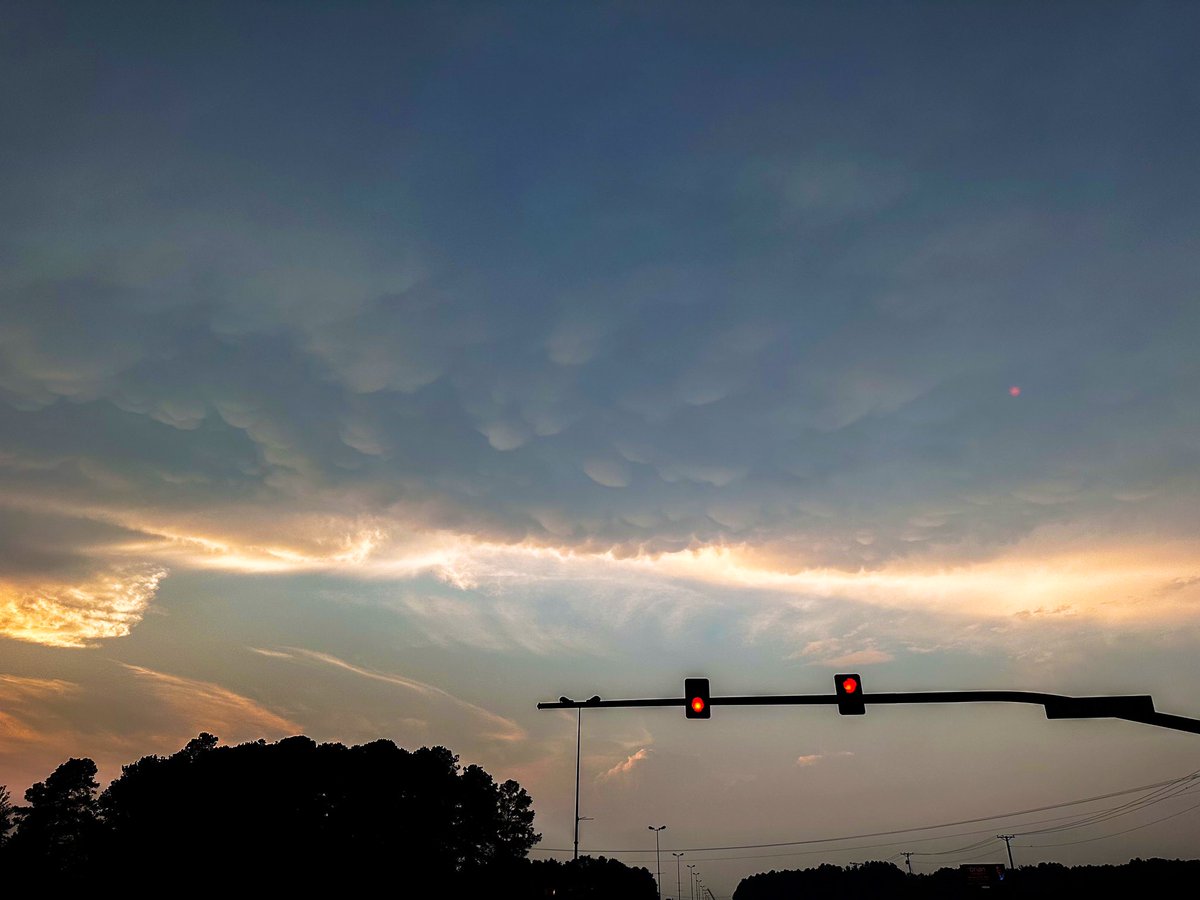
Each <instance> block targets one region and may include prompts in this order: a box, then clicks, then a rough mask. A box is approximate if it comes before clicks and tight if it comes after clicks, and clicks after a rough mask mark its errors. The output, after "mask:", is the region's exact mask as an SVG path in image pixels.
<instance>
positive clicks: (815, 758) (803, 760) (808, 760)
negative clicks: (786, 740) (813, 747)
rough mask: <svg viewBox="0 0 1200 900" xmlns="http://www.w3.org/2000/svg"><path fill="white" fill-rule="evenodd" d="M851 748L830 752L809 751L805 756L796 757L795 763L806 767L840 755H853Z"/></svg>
mask: <svg viewBox="0 0 1200 900" xmlns="http://www.w3.org/2000/svg"><path fill="white" fill-rule="evenodd" d="M853 755H854V751H853V750H835V751H833V752H832V753H809V754H807V755H805V756H797V757H796V765H797V766H799V767H800V768H808V767H809V766H815V765H817V764H818V763H821V762H824V761H825V760H827V759H835V758H837V757H841V756H853Z"/></svg>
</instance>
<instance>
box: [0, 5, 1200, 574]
mask: <svg viewBox="0 0 1200 900" xmlns="http://www.w3.org/2000/svg"><path fill="white" fill-rule="evenodd" d="M76 12H77V13H78V14H66V13H63V14H61V15H60V16H59V19H58V23H57V25H55V24H54V23H50V24H47V21H48V20H47V21H43V18H44V17H43V16H41V15H38V14H36V13H33V12H28V11H27V12H26V13H25V14H24V15H23V16H22V17H21V18H22V19H23V21H21V20H19V29H18V30H20V29H24V30H23V31H22V32H21V33H22V34H23V35H24V36H25V38H26V39H27V40H29V41H33V42H35V43H37V44H39V45H40V47H41V53H39V54H32V53H31V52H30V51H28V50H27V51H25V53H24V55H23V56H20V57H18V58H17V59H16V60H15V61H10V63H9V65H8V70H9V73H10V74H12V75H13V76H14V78H16V82H15V83H17V84H19V85H20V86H21V88H22V90H20V91H18V92H17V93H16V94H15V95H13V96H10V97H9V99H8V101H7V112H8V117H9V120H10V121H11V122H13V123H15V124H16V126H17V127H16V129H15V132H16V133H17V134H18V139H17V140H16V141H15V144H14V154H13V160H12V163H13V164H12V165H9V166H6V167H5V168H6V173H7V174H6V175H4V176H3V184H4V187H5V192H6V193H7V194H8V195H9V196H10V197H12V198H13V200H14V202H13V203H12V204H10V205H7V209H8V212H7V213H6V214H5V218H6V219H7V227H6V228H5V232H6V234H7V235H8V237H7V238H6V239H5V241H4V246H3V253H4V258H5V260H6V261H7V262H8V265H6V266H5V270H6V271H5V274H4V275H3V277H2V278H0V334H2V335H3V336H2V337H0V390H2V391H3V396H4V398H5V399H6V400H7V401H8V402H7V409H8V411H7V412H5V413H3V435H4V446H3V450H4V453H5V456H4V459H5V479H6V482H7V483H8V484H9V485H10V487H11V490H12V491H13V492H14V493H15V494H16V495H19V496H20V497H22V498H24V499H23V501H22V502H24V503H26V505H28V504H29V503H31V502H33V501H34V498H37V497H43V498H45V500H46V501H47V502H50V501H51V500H53V501H55V502H56V503H59V504H65V505H67V506H72V505H73V506H74V507H76V508H77V509H81V510H82V509H84V508H89V509H93V510H94V508H96V507H97V506H98V507H100V508H112V509H115V510H122V511H124V512H123V515H125V517H126V519H129V518H130V515H129V513H130V511H131V510H132V511H137V513H138V514H139V515H150V516H151V517H152V518H154V519H155V520H156V521H157V522H159V523H162V522H163V521H167V520H170V519H171V518H172V517H178V518H179V520H180V521H188V520H191V519H193V518H195V517H201V518H204V517H207V518H208V519H210V520H219V519H220V518H221V510H222V509H235V508H238V507H239V506H243V507H244V506H245V505H247V504H248V502H249V501H251V500H252V501H253V503H254V504H256V505H257V506H258V507H259V508H260V509H266V510H270V514H269V515H270V516H277V517H283V518H286V517H288V516H297V515H307V514H314V513H317V512H319V513H321V514H329V515H331V516H334V517H338V516H342V517H355V516H377V517H380V518H381V519H383V520H393V521H403V522H405V523H406V525H409V526H411V525H414V524H415V525H417V526H418V527H429V528H449V529H454V530H459V531H463V532H466V533H470V534H474V535H478V536H481V537H484V538H488V539H500V540H521V539H525V538H529V539H532V540H534V541H537V542H546V543H554V544H563V545H573V546H581V547H591V548H603V547H609V546H618V547H621V548H624V549H625V550H629V549H633V548H638V547H644V548H647V549H653V550H664V549H674V548H678V547H684V546H689V545H691V544H694V543H696V542H700V543H704V542H722V541H730V542H743V541H744V542H748V543H751V544H754V545H762V544H767V545H772V544H775V545H778V546H779V547H781V548H785V549H786V551H787V552H789V553H792V552H799V553H800V554H801V555H802V556H803V557H805V558H807V559H809V560H810V561H816V562H831V563H834V564H837V565H850V566H857V565H859V564H863V563H866V564H875V563H879V562H881V561H885V560H887V559H889V558H891V557H895V556H902V555H906V554H909V553H911V552H913V551H914V550H921V549H922V548H926V547H935V548H938V551H939V552H952V551H953V549H954V548H959V552H964V553H968V554H974V553H984V554H986V553H988V552H989V551H990V549H991V548H994V547H996V546H999V545H1003V544H1005V543H1008V542H1011V541H1013V540H1015V539H1016V538H1018V537H1020V536H1021V535H1022V534H1025V533H1027V532H1028V531H1030V530H1031V529H1033V528H1034V527H1036V526H1038V525H1041V524H1045V523H1047V522H1059V521H1063V520H1072V519H1078V518H1086V517H1090V516H1101V517H1103V516H1105V515H1108V516H1118V515H1124V514H1125V511H1126V509H1127V508H1128V507H1129V506H1130V505H1131V504H1132V505H1137V504H1147V503H1149V504H1155V503H1159V504H1160V506H1156V507H1155V509H1156V510H1158V511H1162V510H1161V508H1160V507H1161V501H1162V498H1164V497H1167V498H1181V497H1183V498H1186V497H1192V496H1194V493H1195V481H1194V476H1193V474H1192V473H1193V472H1194V465H1195V462H1196V454H1197V442H1198V434H1197V431H1198V426H1197V422H1196V419H1195V416H1194V414H1193V413H1189V410H1193V409H1194V403H1193V401H1194V398H1195V396H1196V391H1197V387H1198V386H1200V379H1198V374H1197V373H1198V368H1197V365H1196V363H1195V358H1194V353H1192V347H1191V344H1192V336H1194V334H1195V333H1196V331H1197V327H1198V324H1200V323H1198V321H1197V318H1198V313H1197V309H1198V306H1197V304H1196V302H1195V283H1196V280H1195V275H1196V271H1195V268H1196V267H1195V262H1194V260H1195V259H1196V258H1197V254H1196V253H1195V251H1196V249H1197V248H1196V246H1195V238H1194V234H1195V224H1196V223H1195V214H1194V211H1193V212H1190V213H1189V212H1188V210H1187V208H1186V206H1185V205H1183V204H1181V203H1179V202H1178V198H1180V197H1182V196H1187V195H1194V194H1195V191H1196V187H1197V179H1196V174H1195V170H1194V167H1192V166H1190V165H1188V164H1187V160H1186V155H1180V153H1179V150H1178V147H1179V145H1181V144H1184V145H1186V144H1192V145H1194V143H1195V140H1194V139H1195V137H1196V134H1195V126H1194V124H1193V125H1189V124H1187V121H1188V120H1187V118H1186V117H1183V116H1180V117H1179V118H1178V119H1173V118H1172V117H1171V114H1170V113H1171V111H1172V110H1174V111H1179V112H1181V111H1182V110H1183V108H1184V101H1185V97H1184V95H1183V94H1182V93H1181V91H1180V87H1179V85H1178V83H1177V80H1176V74H1175V73H1176V72H1177V69H1174V68H1172V67H1173V66H1176V67H1177V66H1181V65H1183V56H1182V54H1183V52H1184V47H1183V44H1182V43H1181V41H1180V39H1179V38H1178V37H1177V36H1176V33H1173V32H1172V31H1170V30H1165V29H1164V28H1163V27H1162V23H1157V22H1156V21H1155V15H1154V14H1147V15H1146V16H1143V17H1139V16H1137V15H1135V14H1134V13H1132V12H1129V13H1128V18H1129V19H1130V21H1129V22H1128V23H1126V24H1127V25H1128V26H1129V31H1128V34H1129V40H1130V41H1131V42H1132V43H1133V44H1134V45H1137V46H1149V45H1153V46H1154V47H1155V48H1156V51H1157V52H1156V54H1155V55H1154V57H1153V59H1155V60H1156V62H1155V63H1154V64H1153V65H1152V64H1151V63H1149V62H1148V61H1147V60H1148V59H1149V57H1147V56H1145V55H1143V54H1135V53H1130V52H1127V53H1116V54H1115V55H1113V56H1111V57H1108V58H1106V57H1104V56H1103V55H1102V51H1106V50H1111V49H1112V48H1113V44H1114V41H1115V38H1114V36H1113V33H1112V32H1110V30H1108V29H1101V28H1098V27H1095V26H1093V25H1077V24H1073V23H1070V22H1067V21H1065V20H1064V19H1063V18H1062V17H1061V16H1059V15H1058V14H1056V13H1053V12H1050V13H1046V14H1045V15H1046V22H1044V23H1042V24H1043V25H1044V26H1045V27H1047V28H1050V29H1051V30H1055V29H1056V30H1057V32H1056V33H1057V34H1058V35H1059V37H1060V38H1063V37H1066V38H1067V40H1066V44H1065V50H1064V49H1063V45H1062V44H1061V43H1060V42H1055V41H1052V40H1050V39H1049V38H1045V37H1043V36H1041V34H1040V32H1039V29H1038V28H1036V27H1034V23H1029V28H1028V31H1027V32H1025V31H1021V35H1022V40H1020V41H1017V42H1016V43H1015V45H1014V46H1017V47H1018V48H1019V52H1018V53H1016V54H1015V56H1013V57H1012V58H1008V57H1005V56H1003V55H998V54H997V53H996V52H995V51H994V48H993V47H992V45H989V46H988V47H987V48H982V47H979V46H972V44H971V41H972V39H971V38H970V35H971V34H972V33H974V27H975V26H978V25H980V24H986V22H987V21H988V20H989V17H990V16H991V14H990V13H988V12H986V11H984V12H979V13H978V14H977V15H976V16H973V15H971V14H968V13H966V12H964V11H955V12H953V13H945V16H944V18H943V20H942V27H944V28H946V29H948V30H949V31H950V32H952V33H955V34H957V35H958V36H959V40H958V41H947V40H943V39H942V38H941V37H939V36H938V35H936V34H934V33H933V32H932V31H930V30H928V29H925V28H924V27H922V26H918V25H916V24H914V23H912V22H908V21H895V20H892V14H891V13H883V12H880V11H879V10H873V11H872V13H871V15H870V16H865V17H860V16H858V15H857V14H852V15H850V16H848V17H847V18H845V19H840V18H839V19H836V20H831V21H829V22H824V21H823V18H822V15H821V14H818V13H814V12H812V11H807V12H798V11H788V10H784V9H774V8H772V9H771V11H770V14H769V15H768V16H767V17H766V19H764V20H763V21H756V22H754V23H749V22H739V23H731V22H730V21H729V20H728V19H727V17H725V16H723V15H722V14H719V13H718V12H717V11H715V10H705V11H701V12H698V13H697V14H696V15H695V17H694V18H691V19H689V21H688V22H687V28H685V30H684V32H683V33H682V34H681V35H680V38H679V39H678V40H677V41H672V42H670V44H669V45H668V46H666V47H659V49H658V50H656V51H655V52H650V51H649V49H648V47H647V45H645V44H644V43H642V40H643V39H644V38H646V37H647V36H649V35H653V34H656V33H657V31H656V29H657V28H659V27H661V25H662V22H660V21H659V13H657V12H651V13H647V14H644V15H641V14H639V15H634V16H630V17H628V18H626V17H621V16H616V15H608V14H606V13H602V12H598V11H597V12H594V13H591V14H588V15H583V16H582V17H581V18H562V17H559V16H557V15H548V16H546V17H545V18H539V19H538V20H537V22H536V25H535V27H533V28H532V30H530V29H524V28H517V27H514V26H513V25H512V24H511V23H508V25H507V27H504V23H501V22H500V21H499V20H498V19H496V18H495V17H494V16H492V15H491V14H489V13H487V12H486V11H477V10H470V9H469V8H465V7H464V8H460V9H459V10H458V12H457V13H456V14H455V15H454V16H436V15H433V14H432V12H430V11H429V10H423V11H415V12H411V13H404V14H398V15H395V16H389V15H384V14H383V13H381V12H379V11H377V10H367V9H366V8H364V10H360V11H359V12H357V13H356V14H354V15H352V16H350V17H349V19H347V20H345V21H342V22H341V24H339V25H336V26H331V28H330V30H325V29H326V26H329V25H330V20H329V19H328V18H327V17H326V16H324V15H323V14H322V13H320V12H319V11H309V10H299V11H297V10H292V11H289V12H288V14H287V15H284V16H282V17H281V18H279V19H278V20H272V21H271V22H270V40H269V42H268V40H267V33H268V29H267V21H266V19H265V18H264V16H263V13H264V8H257V7H256V8H253V9H251V10H250V11H248V12H244V13H238V14H237V16H235V19H237V21H238V23H239V27H240V28H241V30H240V31H239V30H238V29H236V28H235V29H233V30H229V29H227V28H224V27H219V26H218V25H217V23H216V22H215V21H212V20H211V19H210V18H209V16H208V14H206V13H203V12H192V13H188V14H187V16H186V17H188V18H189V19H194V20H195V21H189V22H184V21H182V19H179V20H176V19H175V18H174V17H171V16H167V15H165V14H161V15H157V16H156V15H151V16H150V17H149V18H148V19H146V20H144V21H139V22H138V23H135V22H134V21H133V20H131V19H128V18H125V17H122V16H113V17H109V18H107V19H105V20H103V21H99V20H97V21H95V22H90V24H89V16H91V15H94V13H83V12H80V11H76ZM660 12H661V11H660ZM943 12H944V11H943ZM664 14H665V13H664ZM47 15H48V16H49V18H50V19H53V18H54V16H53V15H50V14H47ZM180 15H181V16H183V14H182V13H181V14H180ZM375 16H380V17H381V18H379V19H378V21H376V19H375V18H373V17H375ZM900 18H903V17H900ZM368 20H370V21H371V22H376V24H377V25H378V26H379V27H378V29H375V30H370V29H368V30H365V31H364V29H363V27H362V26H363V25H364V23H365V22H367V21H368ZM767 20H770V21H769V22H768V21H767ZM884 20H888V21H886V22H885V21H884ZM771 22H773V23H774V25H773V26H771V25H770V23H771ZM851 23H853V24H851ZM58 26H61V27H58ZM92 26H94V27H96V28H99V29H100V34H101V35H102V36H103V37H102V40H99V41H96V42H89V41H86V40H84V34H85V33H86V31H87V28H88V27H92ZM727 26H731V27H732V31H731V32H729V33H728V34H726V33H725V32H723V31H722V30H721V29H723V28H725V27H727ZM818 26H824V27H825V30H824V32H823V35H822V38H821V40H820V41H818V40H817V38H816V37H815V36H814V29H817V30H820V29H819V28H818ZM194 27H200V28H201V33H202V34H204V35H206V36H207V37H206V38H205V41H206V46H208V47H209V49H210V50H213V49H215V48H219V52H217V53H215V54H213V55H209V54H197V53H195V52H192V51H189V50H188V47H189V46H191V45H190V44H189V43H188V39H187V38H185V37H184V35H185V33H186V31H187V29H188V28H194ZM592 27H594V28H598V29H599V34H600V35H601V36H602V40H600V41H599V42H595V43H594V42H592V41H591V40H590V39H589V38H588V36H587V35H588V31H587V29H588V28H592ZM1006 27H1008V28H1009V29H1012V28H1013V27H1014V26H1013V25H1012V24H1011V23H1009V24H1008V25H1007V26H1006ZM860 28H861V29H862V30H861V31H859V30H857V29H860ZM892 28H895V29H897V31H896V33H894V34H893V33H892V32H891V29H892ZM776 32H777V33H776ZM235 34H238V35H240V36H238V37H234V35H235ZM348 35H355V36H361V37H360V38H358V39H361V40H362V41H363V44H362V45H361V46H358V45H355V44H352V43H347V42H346V40H347V36H348ZM420 35H424V37H425V39H424V40H418V39H417V37H418V36H420ZM718 35H721V38H720V39H718ZM830 41H832V43H833V46H840V48H841V52H840V53H831V52H830V51H829V50H822V49H820V47H821V46H823V45H824V44H825V43H827V42H830ZM906 41H915V42H916V44H917V45H918V46H921V47H924V48H925V51H927V52H923V53H914V52H912V48H911V46H909V45H907V44H906V43H905V42H906ZM267 46H269V47H271V48H273V49H274V51H275V54H274V55H269V56H267V57H264V56H263V55H262V54H261V52H260V51H261V50H263V49H264V48H265V47H267ZM351 47H353V48H354V52H353V53H351V52H350V50H351ZM968 47H971V48H972V52H968ZM747 49H752V50H753V52H750V53H747V52H745V51H746V50H747ZM614 50H615V51H617V52H614ZM118 51H119V52H118ZM929 53H932V54H933V56H934V57H935V58H934V59H933V60H931V61H928V60H927V61H922V60H925V57H927V56H928V55H929ZM334 58H336V59H341V60H343V61H344V62H343V64H340V65H333V64H332V63H331V62H330V60H331V59H334ZM50 60H57V62H56V64H53V65H51V64H50V62H49V61H50ZM968 63H970V64H968ZM947 68H949V69H950V70H953V71H958V72H959V73H960V74H961V78H960V79H947V78H945V77H944V73H945V72H946V71H947ZM1082 69H1087V70H1088V71H1089V72H1090V73H1091V77H1090V78H1088V79H1084V78H1082V77H1081V76H1080V74H1079V73H1080V72H1081V70H1082ZM1045 85H1049V88H1048V89H1043V86H1045ZM34 97H38V98H40V99H41V102H34V100H33V99H32V98H34ZM1150 98H1153V101H1154V102H1153V103H1150V102H1149V99H1150ZM851 99H852V100H853V101H854V107H853V108H854V110H855V113H854V115H850V114H849V113H848V112H847V110H846V109H845V108H844V106H843V104H844V102H845V101H848V100H851ZM1085 101H1086V103H1085ZM1168 127H1169V130H1170V133H1171V134H1172V140H1171V141H1170V142H1168V141H1166V140H1165V139H1164V135H1165V134H1166V132H1167V129H1168ZM134 135H136V139H135V137H134ZM1151 211H1154V212H1155V213H1156V215H1155V217H1154V218H1153V219H1150V218H1149V213H1150V212H1151ZM1164 211H1165V213H1166V214H1163V215H1158V213H1160V212H1164ZM1189 235H1190V236H1191V237H1189ZM1010 384H1020V385H1022V386H1023V387H1024V393H1023V394H1022V395H1021V397H1020V398H1019V399H1014V398H1010V397H1009V396H1008V395H1007V393H1006V391H1007V388H1008V387H1009V385H1010ZM1156 498H1158V499H1156ZM1167 512H1168V513H1169V512H1170V511H1169V510H1168V511H1167ZM1172 515H1177V514H1172ZM133 518H136V516H133ZM226 518H228V517H226ZM1168 521H1170V516H1168ZM1177 524H1178V525H1180V527H1183V523H1182V522H1181V521H1178V520H1177ZM235 530H236V528H235ZM284 530H285V531H286V528H285V529H284ZM207 533H210V534H212V533H213V532H212V530H211V529H209V530H207Z"/></svg>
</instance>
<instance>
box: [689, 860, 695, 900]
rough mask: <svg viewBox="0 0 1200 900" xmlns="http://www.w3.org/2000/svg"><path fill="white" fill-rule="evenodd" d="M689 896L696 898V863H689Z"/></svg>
mask: <svg viewBox="0 0 1200 900" xmlns="http://www.w3.org/2000/svg"><path fill="white" fill-rule="evenodd" d="M687 867H688V897H689V898H690V900H696V864H695V863H688V864H687Z"/></svg>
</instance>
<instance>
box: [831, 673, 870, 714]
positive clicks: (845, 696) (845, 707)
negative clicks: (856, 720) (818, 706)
mask: <svg viewBox="0 0 1200 900" xmlns="http://www.w3.org/2000/svg"><path fill="white" fill-rule="evenodd" d="M833 686H834V688H835V689H836V690H837V707H838V712H839V713H841V714H842V715H843V716H861V715H864V714H865V713H866V711H867V707H866V704H865V703H863V693H862V679H861V678H859V677H858V676H857V675H850V674H845V673H843V674H841V675H834V676H833Z"/></svg>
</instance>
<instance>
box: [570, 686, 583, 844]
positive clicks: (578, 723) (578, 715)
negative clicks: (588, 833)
mask: <svg viewBox="0 0 1200 900" xmlns="http://www.w3.org/2000/svg"><path fill="white" fill-rule="evenodd" d="M582 736H583V707H582V706H579V707H576V709H575V852H574V853H572V854H571V859H572V861H574V860H577V859H579V743H580V738H581V737H582Z"/></svg>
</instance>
